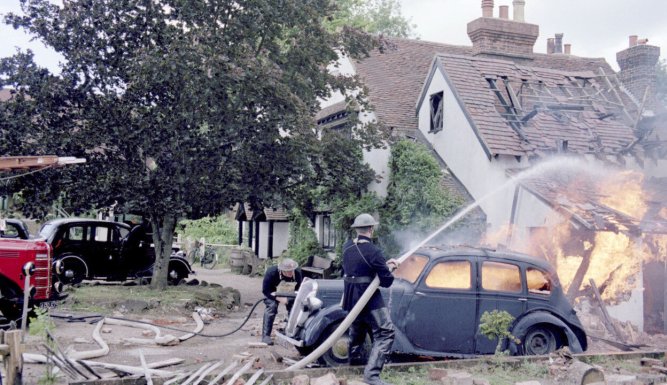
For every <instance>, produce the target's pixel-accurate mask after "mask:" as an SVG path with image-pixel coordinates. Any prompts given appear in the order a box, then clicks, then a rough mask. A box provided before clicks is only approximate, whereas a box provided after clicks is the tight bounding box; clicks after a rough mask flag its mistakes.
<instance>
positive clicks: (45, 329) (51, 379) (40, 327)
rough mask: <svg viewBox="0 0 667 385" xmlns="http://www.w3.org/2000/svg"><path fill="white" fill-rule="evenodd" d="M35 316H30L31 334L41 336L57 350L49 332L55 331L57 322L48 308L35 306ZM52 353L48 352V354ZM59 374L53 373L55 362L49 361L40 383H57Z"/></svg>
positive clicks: (42, 384)
mask: <svg viewBox="0 0 667 385" xmlns="http://www.w3.org/2000/svg"><path fill="white" fill-rule="evenodd" d="M34 312H35V317H30V329H29V330H28V332H29V333H30V335H31V336H38V337H40V338H41V339H42V340H43V341H44V343H45V344H46V345H47V346H49V347H50V348H51V349H53V350H55V348H56V347H55V343H54V342H53V341H52V340H51V339H50V338H49V337H48V334H49V333H51V332H53V330H54V329H55V328H56V324H55V323H54V322H53V320H51V317H50V315H49V310H48V309H41V308H35V310H34ZM50 354H51V353H50V352H47V356H49V355H50ZM57 380H58V376H57V375H55V374H54V373H53V363H49V364H48V366H47V369H46V372H44V375H43V376H42V377H40V378H39V379H38V380H37V383H38V384H40V385H51V384H55V383H56V382H57Z"/></svg>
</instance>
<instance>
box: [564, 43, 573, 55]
mask: <svg viewBox="0 0 667 385" xmlns="http://www.w3.org/2000/svg"><path fill="white" fill-rule="evenodd" d="M564 47H565V54H566V55H570V53H571V52H572V44H565V45H564Z"/></svg>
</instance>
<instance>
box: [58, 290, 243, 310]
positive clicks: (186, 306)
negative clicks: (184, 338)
mask: <svg viewBox="0 0 667 385" xmlns="http://www.w3.org/2000/svg"><path fill="white" fill-rule="evenodd" d="M68 294H69V296H68V298H67V299H66V300H65V301H64V302H61V303H60V304H59V305H58V308H59V309H63V310H70V311H77V312H94V313H109V312H111V311H114V310H117V309H119V308H120V307H121V306H122V305H123V304H124V303H126V302H127V301H128V300H130V299H131V300H138V301H144V302H146V303H147V304H148V308H149V309H147V310H150V311H151V313H163V314H189V312H190V311H192V309H193V308H194V306H214V307H216V308H226V307H227V305H229V302H231V301H230V299H229V297H225V296H224V295H221V289H220V288H219V287H202V286H185V285H179V286H177V287H168V288H166V289H164V290H160V291H157V290H153V289H151V288H150V286H120V285H82V286H80V287H76V288H70V289H69V292H68Z"/></svg>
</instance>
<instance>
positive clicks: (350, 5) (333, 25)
mask: <svg viewBox="0 0 667 385" xmlns="http://www.w3.org/2000/svg"><path fill="white" fill-rule="evenodd" d="M337 4H338V10H337V12H336V13H335V15H334V17H333V18H332V20H331V21H329V23H328V25H329V28H330V29H333V30H335V29H337V28H341V27H342V26H347V27H352V28H357V29H360V30H363V31H366V32H368V33H373V34H384V35H387V36H398V37H409V36H412V35H413V29H414V27H415V26H414V25H413V24H410V21H409V20H408V19H406V18H405V17H403V16H402V15H401V4H400V3H399V2H398V0H337Z"/></svg>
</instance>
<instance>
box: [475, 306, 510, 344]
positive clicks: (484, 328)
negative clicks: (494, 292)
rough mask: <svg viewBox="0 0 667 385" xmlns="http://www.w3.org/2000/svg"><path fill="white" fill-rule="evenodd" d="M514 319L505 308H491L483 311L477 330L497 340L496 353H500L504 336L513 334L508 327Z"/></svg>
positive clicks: (508, 336) (507, 336)
mask: <svg viewBox="0 0 667 385" xmlns="http://www.w3.org/2000/svg"><path fill="white" fill-rule="evenodd" d="M513 321H514V317H513V316H512V315H511V314H510V313H508V312H506V311H505V310H502V311H499V310H493V311H491V312H488V311H485V312H484V313H483V314H482V317H481V318H480V324H479V332H480V333H482V335H483V336H485V337H486V338H488V339H490V340H492V341H493V340H496V339H497V340H498V345H496V355H499V354H501V353H502V352H501V351H500V349H501V346H502V343H503V340H504V339H505V338H512V339H514V336H513V335H512V333H510V331H509V329H510V326H511V325H512V322H513Z"/></svg>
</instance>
